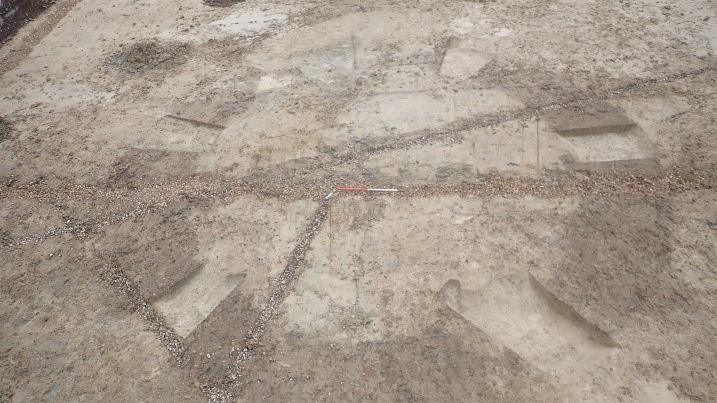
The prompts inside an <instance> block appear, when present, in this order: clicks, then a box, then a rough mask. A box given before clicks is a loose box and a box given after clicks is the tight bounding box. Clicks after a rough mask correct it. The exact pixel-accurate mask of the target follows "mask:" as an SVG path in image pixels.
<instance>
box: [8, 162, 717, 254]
mask: <svg viewBox="0 0 717 403" xmlns="http://www.w3.org/2000/svg"><path fill="white" fill-rule="evenodd" d="M181 183H182V180H181V179H180V180H178V181H174V182H173V184H169V185H162V186H154V187H150V188H148V189H149V190H148V191H147V190H145V189H140V190H137V191H135V193H130V194H124V195H122V196H121V197H124V198H128V199H131V200H132V201H135V204H134V205H135V207H133V208H131V209H129V210H124V211H118V212H105V213H102V214H100V215H99V216H97V217H93V218H89V219H87V220H85V221H83V222H81V223H72V222H71V221H70V220H68V221H67V222H66V225H63V226H60V227H55V228H51V229H49V230H48V231H46V232H44V233H40V234H30V235H24V236H21V237H18V238H17V239H8V238H5V239H0V247H3V246H4V247H11V248H12V247H19V246H24V245H35V244H40V243H42V242H44V241H46V240H47V239H50V238H53V237H56V236H62V235H71V236H75V237H78V238H84V237H87V236H89V235H91V234H95V233H98V232H99V231H101V230H102V229H103V228H105V227H108V226H112V225H116V224H120V223H123V222H125V221H128V220H133V219H137V218H141V217H143V216H145V215H147V214H150V213H156V212H160V211H162V210H163V209H166V208H167V207H168V206H170V205H171V204H175V203H178V202H180V201H188V202H196V201H211V200H217V199H218V200H221V201H223V202H228V201H229V200H232V199H234V198H236V197H238V196H239V195H251V194H253V195H258V196H262V197H267V198H278V199H282V200H313V199H316V198H317V195H321V194H325V193H326V192H325V191H324V189H323V188H322V187H321V186H317V187H315V188H312V187H311V186H302V185H301V184H299V185H300V186H297V187H299V188H300V189H301V190H300V191H295V190H292V187H293V186H291V185H288V186H287V185H281V186H278V187H277V188H271V187H267V186H264V187H261V188H260V189H253V187H252V186H245V185H244V184H242V183H240V182H235V183H234V184H232V183H231V182H228V181H219V182H216V181H215V182H212V183H205V182H201V181H194V182H192V183H191V186H186V184H185V185H184V186H183V185H182V184H181ZM716 184H717V166H710V167H705V168H701V169H681V168H677V169H672V170H666V171H665V172H664V173H662V174H658V175H640V174H632V173H629V172H619V171H616V172H600V173H597V172H595V173H592V174H590V175H589V176H583V175H576V174H568V173H563V174H559V173H557V174H556V173H553V174H550V175H545V176H541V177H522V176H501V175H500V174H491V175H485V176H482V177H478V178H476V179H475V180H474V181H473V182H462V183H454V184H440V185H412V186H403V187H400V188H398V189H397V190H400V191H398V192H395V191H394V189H390V190H391V192H388V194H390V195H392V196H394V197H435V196H442V195H460V196H464V197H495V196H508V197H509V196H534V197H543V198H551V197H561V196H617V195H621V194H626V195H627V194H633V195H657V194H671V193H683V192H686V191H691V190H701V189H712V188H715V186H716ZM174 185H177V187H176V188H173V186H174ZM341 188H342V187H338V188H335V189H341ZM156 189H161V190H160V191H159V192H155V190H156ZM347 189H348V188H347ZM38 190H39V193H41V194H42V193H45V192H42V189H29V191H25V192H12V196H10V195H7V194H6V195H5V196H3V195H2V194H0V200H2V199H4V198H11V197H17V198H21V199H23V198H26V199H42V198H38V197H35V195H36V194H37V193H38ZM85 190H87V189H85ZM49 192H50V193H52V190H50V191H49ZM61 193H62V192H61ZM78 193H80V192H77V193H71V194H73V195H77V194H78ZM81 193H82V195H83V197H86V198H92V196H93V195H92V192H91V191H88V192H81ZM23 196H25V197H23ZM97 196H100V197H101V198H105V199H107V200H117V198H118V195H117V194H116V193H113V192H106V191H100V192H98V193H97ZM325 200H328V199H325ZM43 201H45V202H50V201H49V200H43Z"/></svg>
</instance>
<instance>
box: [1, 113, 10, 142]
mask: <svg viewBox="0 0 717 403" xmlns="http://www.w3.org/2000/svg"><path fill="white" fill-rule="evenodd" d="M11 133H12V126H11V125H10V123H9V122H8V121H6V120H4V119H3V118H0V143H2V142H3V141H5V140H7V139H9V138H10V135H11Z"/></svg>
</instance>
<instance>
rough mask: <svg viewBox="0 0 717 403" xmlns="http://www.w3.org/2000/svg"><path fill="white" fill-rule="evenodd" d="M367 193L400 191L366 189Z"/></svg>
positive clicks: (395, 190)
mask: <svg viewBox="0 0 717 403" xmlns="http://www.w3.org/2000/svg"><path fill="white" fill-rule="evenodd" d="M366 191H367V192H398V189H366Z"/></svg>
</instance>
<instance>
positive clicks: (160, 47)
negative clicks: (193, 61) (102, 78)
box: [107, 41, 189, 73]
mask: <svg viewBox="0 0 717 403" xmlns="http://www.w3.org/2000/svg"><path fill="white" fill-rule="evenodd" d="M188 53H189V45H187V44H185V43H180V42H166V43H160V42H155V41H145V42H137V43H134V44H132V45H130V46H127V47H124V48H123V49H120V50H119V51H117V52H115V53H113V54H111V55H110V57H109V58H108V60H107V65H108V66H110V67H113V68H116V69H119V70H122V71H125V72H127V73H141V72H145V71H149V70H157V69H166V68H171V67H175V66H179V65H181V64H184V63H186V62H187V54H188Z"/></svg>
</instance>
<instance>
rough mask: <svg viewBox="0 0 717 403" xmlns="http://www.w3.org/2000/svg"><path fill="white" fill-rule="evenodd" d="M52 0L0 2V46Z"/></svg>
mask: <svg viewBox="0 0 717 403" xmlns="http://www.w3.org/2000/svg"><path fill="white" fill-rule="evenodd" d="M54 2H55V1H54V0H0V44H3V43H5V42H7V40H8V39H10V38H11V37H12V36H13V35H15V33H16V32H17V30H18V29H20V27H22V26H23V25H25V24H27V23H28V21H30V20H32V19H33V18H35V17H37V16H38V15H40V13H42V12H43V11H45V10H46V9H47V8H48V7H50V5H52V3H54Z"/></svg>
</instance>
